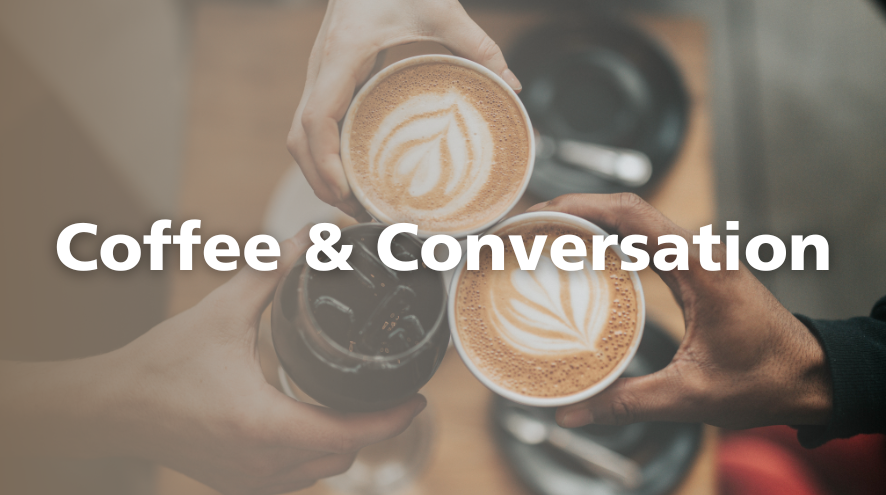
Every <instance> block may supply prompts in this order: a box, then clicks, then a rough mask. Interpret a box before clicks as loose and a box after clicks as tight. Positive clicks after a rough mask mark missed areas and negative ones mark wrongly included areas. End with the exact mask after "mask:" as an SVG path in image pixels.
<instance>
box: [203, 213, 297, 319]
mask: <svg viewBox="0 0 886 495" xmlns="http://www.w3.org/2000/svg"><path fill="white" fill-rule="evenodd" d="M309 228H310V226H305V227H304V228H302V229H301V230H300V231H299V232H298V233H297V234H295V235H294V236H293V237H291V238H289V239H287V240H285V241H283V242H282V243H280V257H279V258H278V259H277V268H276V269H274V270H270V271H266V272H260V271H258V270H255V269H253V268H252V267H251V266H249V265H246V266H244V267H243V268H242V269H241V270H240V272H238V273H237V274H236V275H234V277H233V278H232V279H231V280H229V281H228V282H227V283H226V284H225V285H223V286H221V287H220V288H219V289H218V291H217V292H218V294H217V297H222V298H224V299H225V301H229V303H228V305H229V307H230V308H231V309H232V310H234V311H237V313H238V314H242V315H243V316H244V317H245V318H246V319H248V320H252V319H255V318H258V317H259V316H260V315H261V312H262V311H264V309H265V307H266V306H267V305H268V301H270V299H271V297H273V295H274V291H275V290H276V289H277V284H278V283H279V282H280V279H281V278H283V276H284V275H285V274H286V273H288V272H289V269H290V268H291V267H292V265H294V264H295V262H296V261H297V260H298V258H299V257H300V256H301V255H302V254H303V253H304V252H305V251H306V250H307V249H308V247H309V246H310V239H309V238H308V231H309V230H310V229H309Z"/></svg>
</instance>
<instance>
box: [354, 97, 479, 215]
mask: <svg viewBox="0 0 886 495" xmlns="http://www.w3.org/2000/svg"><path fill="white" fill-rule="evenodd" d="M369 157H370V164H369V165H370V170H371V172H372V174H373V175H374V176H375V177H376V180H378V181H379V187H383V188H384V190H385V191H386V195H389V197H398V198H399V200H400V201H401V202H403V203H404V204H406V205H408V206H410V207H413V208H416V209H437V208H441V207H445V209H446V210H447V211H456V210H457V209H458V208H460V207H462V206H464V204H466V203H467V202H468V201H469V200H470V199H471V197H472V196H473V195H475V194H477V191H479V190H480V188H481V187H482V186H483V183H484V182H485V180H486V178H487V177H488V175H489V169H490V168H491V164H492V135H491V133H490V131H489V128H488V124H487V122H486V121H485V120H484V119H483V116H482V115H480V113H479V112H478V111H477V110H476V109H475V108H474V107H473V106H472V105H471V104H470V103H469V102H467V101H466V100H465V98H464V97H463V96H462V95H461V94H459V93H458V92H456V91H451V92H448V93H445V94H421V95H417V96H415V97H413V98H411V99H409V100H407V101H406V102H405V103H404V104H402V105H400V107H399V108H397V109H396V110H395V111H393V112H391V113H390V114H388V115H387V117H385V119H384V120H383V121H382V123H381V124H380V126H379V131H378V133H377V134H375V137H374V139H373V141H372V143H371V144H370V147H369ZM390 193H393V194H390Z"/></svg>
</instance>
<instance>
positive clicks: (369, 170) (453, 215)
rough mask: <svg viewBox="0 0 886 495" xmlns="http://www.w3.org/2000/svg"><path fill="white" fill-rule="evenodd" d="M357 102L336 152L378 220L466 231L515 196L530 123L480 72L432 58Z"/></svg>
mask: <svg viewBox="0 0 886 495" xmlns="http://www.w3.org/2000/svg"><path fill="white" fill-rule="evenodd" d="M358 105H359V106H358V107H357V109H356V113H355V115H354V116H353V121H352V124H351V126H350V134H349V136H348V146H347V148H348V149H343V150H342V157H343V160H344V162H345V166H346V168H350V173H351V176H350V177H349V180H351V182H352V187H354V188H355V189H359V190H360V191H361V192H362V194H363V195H364V196H365V198H361V201H363V199H365V200H366V201H368V202H369V203H371V205H372V206H374V207H375V208H376V209H377V210H378V211H379V212H382V213H383V214H384V215H386V216H387V217H388V218H384V219H382V220H383V221H385V222H387V223H399V222H408V223H414V224H417V225H418V226H419V230H422V231H429V232H463V231H472V230H474V229H476V228H480V227H482V226H484V225H486V224H488V223H490V222H492V221H495V220H496V219H497V218H498V217H499V216H500V215H501V214H503V213H504V212H505V210H507V209H508V208H510V206H511V205H512V204H513V202H514V201H516V196H517V195H518V194H520V193H521V192H522V188H523V182H524V179H525V177H526V175H527V172H528V170H527V169H528V168H529V163H530V160H529V153H530V149H531V142H530V136H529V129H528V125H529V124H528V121H527V120H526V119H525V117H524V114H523V112H522V109H521V107H520V106H519V104H518V102H516V101H515V100H514V98H513V97H512V96H511V95H510V94H508V92H507V91H506V90H505V89H504V88H502V87H501V86H499V84H497V83H496V82H495V81H493V80H492V79H490V78H489V77H488V76H487V75H485V74H482V73H480V72H478V71H475V70H473V69H470V68H467V67H462V66H460V65H455V64H451V63H445V62H441V61H429V62H425V63H419V64H416V65H409V66H406V67H404V68H403V69H400V70H398V71H396V72H394V73H392V74H389V75H388V76H387V77H385V78H383V79H382V80H381V81H380V82H379V83H378V84H377V85H376V86H375V87H374V88H372V89H371V90H370V91H369V93H367V94H366V95H365V97H364V98H363V99H362V101H360V102H358ZM354 182H356V184H354ZM370 212H372V210H371V209H370Z"/></svg>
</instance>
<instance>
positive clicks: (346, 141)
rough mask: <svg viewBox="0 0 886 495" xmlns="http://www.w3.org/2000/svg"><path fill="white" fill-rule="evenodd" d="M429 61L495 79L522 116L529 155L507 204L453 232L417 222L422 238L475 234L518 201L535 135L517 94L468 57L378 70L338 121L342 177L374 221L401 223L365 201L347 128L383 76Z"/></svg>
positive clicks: (417, 60)
mask: <svg viewBox="0 0 886 495" xmlns="http://www.w3.org/2000/svg"><path fill="white" fill-rule="evenodd" d="M431 62H443V63H447V64H452V65H458V66H461V67H465V68H468V69H472V70H474V71H476V72H479V73H481V74H483V75H485V76H486V77H488V78H489V79H490V80H491V81H493V82H495V83H496V84H498V85H499V86H501V87H502V88H503V89H504V90H505V92H506V93H507V94H508V96H510V98H511V99H512V100H513V101H514V103H515V104H516V105H517V108H519V109H520V113H521V114H522V116H523V120H524V122H526V135H527V139H528V141H527V142H528V143H529V153H528V155H529V157H528V163H527V164H526V172H525V173H524V175H523V178H522V181H521V182H520V186H519V189H518V190H517V192H516V194H514V198H513V199H512V200H511V201H510V202H509V203H507V205H505V206H503V207H502V211H500V212H498V213H497V215H495V217H494V218H492V219H491V220H489V221H487V222H485V223H483V224H481V225H477V226H476V227H473V228H471V229H467V230H457V231H442V230H441V231H428V230H423V229H422V228H421V225H419V230H418V236H419V237H421V238H423V239H426V238H428V237H430V236H432V235H436V234H446V235H450V236H452V237H455V238H456V239H461V238H464V237H466V236H468V235H470V234H476V233H479V232H483V231H485V230H486V229H488V228H489V227H491V226H493V225H495V224H496V223H498V222H499V221H500V220H501V219H502V218H504V216H505V215H507V213H508V212H509V211H511V208H513V207H514V205H516V204H517V201H519V200H520V197H521V196H523V193H524V192H525V191H526V187H527V186H528V185H529V179H530V177H532V168H533V166H534V165H535V135H534V133H533V132H532V123H531V122H530V121H529V114H528V113H527V112H526V108H525V107H524V106H523V102H522V101H520V97H518V96H517V93H515V92H514V90H513V89H511V87H510V86H508V85H507V83H505V82H504V80H502V78H501V77H499V76H498V75H497V74H496V73H494V72H492V71H491V70H489V69H487V68H486V67H483V66H482V65H480V64H478V63H475V62H471V61H470V60H467V59H464V58H461V57H455V56H452V55H419V56H417V57H410V58H407V59H404V60H401V61H399V62H396V63H393V64H391V65H389V66H387V67H385V68H384V69H382V70H381V71H380V72H379V73H378V74H376V75H375V76H373V77H372V78H371V79H370V80H369V81H367V83H366V84H365V85H364V86H363V87H362V88H361V89H360V91H359V92H358V93H357V96H355V97H354V99H353V101H351V106H350V107H349V108H348V113H347V115H345V120H344V123H343V124H342V130H341V160H342V165H343V166H344V170H345V176H346V177H347V179H348V184H349V185H350V187H351V190H352V191H353V192H354V197H356V198H357V201H359V202H360V204H361V205H363V207H364V208H365V209H366V211H367V212H368V213H369V214H370V215H371V216H372V217H373V218H374V219H376V220H378V221H379V222H381V223H383V224H385V225H391V224H393V223H398V222H403V221H404V220H403V219H397V218H394V217H393V216H391V215H390V214H389V213H387V212H385V211H384V210H383V209H381V208H379V207H378V205H376V204H375V203H373V202H372V201H370V200H369V198H368V197H367V195H366V191H365V190H364V189H363V185H361V184H360V182H359V181H358V180H357V178H356V175H355V174H354V171H353V167H352V165H351V160H350V153H349V151H348V150H349V149H350V136H351V130H352V128H353V125H354V118H355V115H356V114H357V110H359V108H360V105H361V104H362V103H363V100H364V99H366V96H367V95H368V94H369V93H370V92H371V91H372V90H373V89H374V88H375V87H376V86H378V84H379V83H380V82H381V81H383V80H384V79H385V78H387V77H388V76H390V75H391V74H394V73H396V72H398V71H400V70H403V69H405V68H407V67H412V66H414V65H420V64H426V63H431Z"/></svg>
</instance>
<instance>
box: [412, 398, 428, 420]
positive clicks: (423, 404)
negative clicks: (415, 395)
mask: <svg viewBox="0 0 886 495" xmlns="http://www.w3.org/2000/svg"><path fill="white" fill-rule="evenodd" d="M427 406H428V399H424V400H422V401H421V404H419V405H417V406H415V412H413V413H412V416H413V417H415V416H418V415H419V413H421V412H422V411H424V410H425V407H427Z"/></svg>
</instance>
